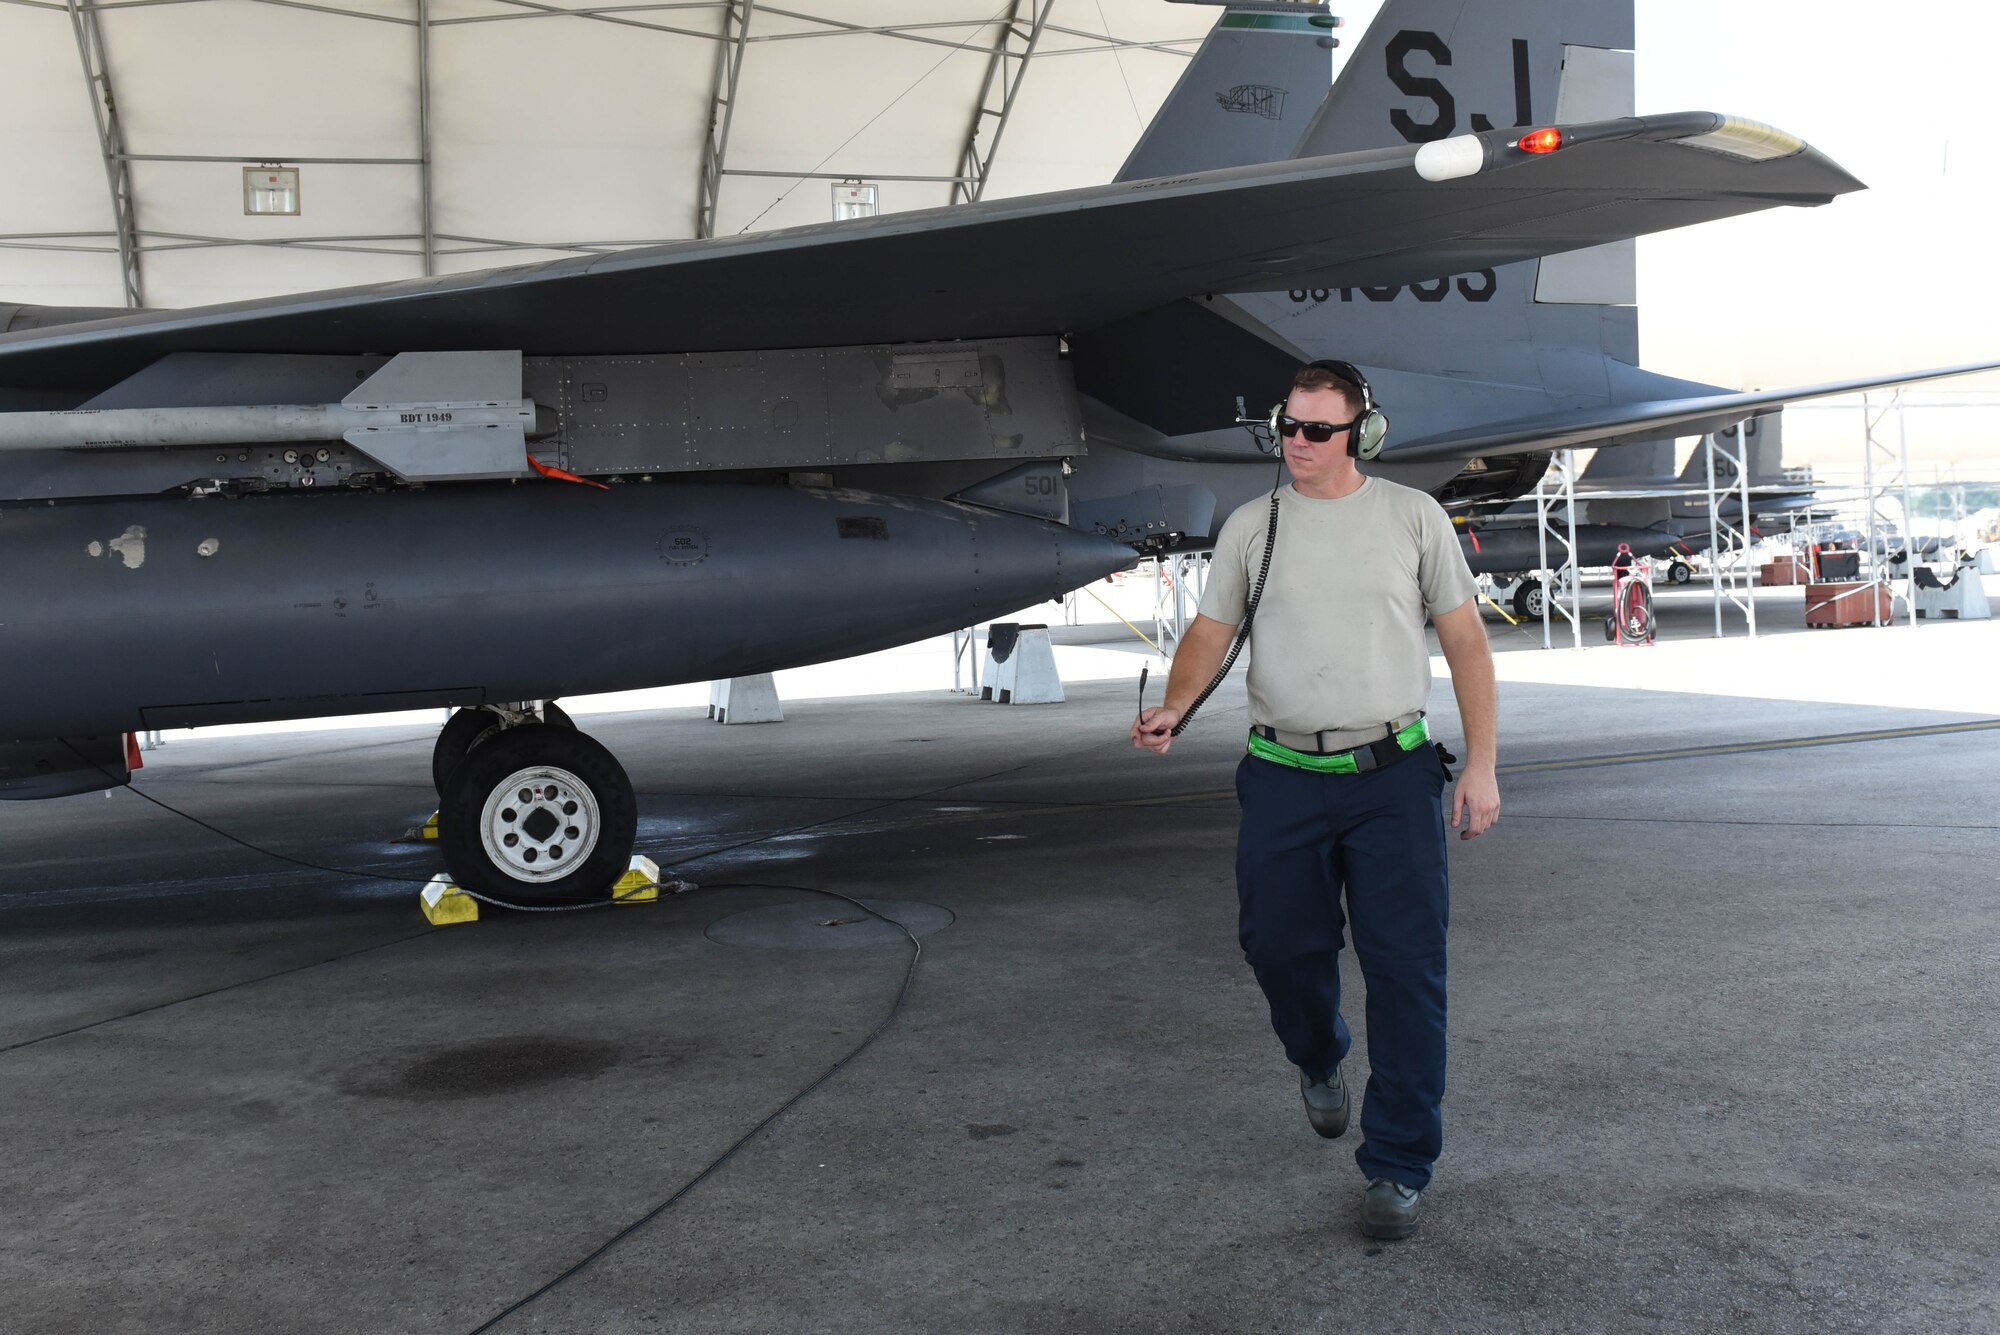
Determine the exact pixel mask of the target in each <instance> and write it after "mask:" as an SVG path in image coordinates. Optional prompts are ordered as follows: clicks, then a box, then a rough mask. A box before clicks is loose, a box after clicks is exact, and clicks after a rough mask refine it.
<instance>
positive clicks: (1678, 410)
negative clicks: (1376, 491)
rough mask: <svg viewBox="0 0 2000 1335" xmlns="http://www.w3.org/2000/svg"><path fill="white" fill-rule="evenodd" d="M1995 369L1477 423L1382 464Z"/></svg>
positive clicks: (1496, 450)
mask: <svg viewBox="0 0 2000 1335" xmlns="http://www.w3.org/2000/svg"><path fill="white" fill-rule="evenodd" d="M1993 370H2000V361H1991V362H1967V363H1965V364H1963V365H1961V366H1939V367H1933V368H1932V369H1930V370H1927V371H1905V372H1903V373H1901V374H1899V375H1884V376H1869V377H1867V378H1865V379H1862V380H1835V381H1830V382H1828V383H1827V384H1824V385H1801V386H1798V387H1795V388H1792V389H1760V390H1749V391H1746V392H1744V393H1741V394H1711V395H1704V396H1701V397H1698V398H1686V399H1659V400H1654V401H1652V402H1646V403H1614V404H1612V405H1611V406H1609V407H1606V408H1580V409H1577V410H1576V411H1574V412H1559V413H1538V414H1536V415H1535V416H1533V417H1520V418H1516V419H1514V420H1513V421H1511V422H1490V423H1483V424H1481V425H1480V426H1478V427H1475V428H1473V429H1471V430H1468V431H1448V432H1443V433H1440V434H1438V435H1434V436H1424V437H1419V438H1417V439H1415V440H1408V441H1403V442H1401V443H1400V444H1396V445H1391V446H1390V447H1389V448H1388V449H1386V450H1384V451H1383V452H1382V457H1383V458H1384V459H1393V460H1398V461H1408V462H1411V463H1420V462H1423V461H1424V460H1427V459H1464V458H1470V457H1472V456H1474V455H1481V456H1487V457H1490V456H1493V455H1502V454H1525V453H1529V452H1531V451H1536V450H1560V449H1566V448H1570V447H1573V446H1574V447H1581V446H1585V445H1624V444H1628V443H1631V442H1633V441H1642V440H1654V439H1657V438H1659V437H1660V436H1661V435H1663V434H1664V435H1682V436H1694V435H1701V434H1704V433H1706V432H1709V431H1720V430H1723V429H1724V428H1726V427H1729V426H1733V425H1734V424H1735V423H1737V422H1740V421H1742V420H1743V419H1744V418H1746V417H1752V416H1756V415H1758V414H1761V413H1766V412H1770V411H1771V410H1773V409H1776V408H1781V407H1783V406H1784V405H1785V404H1787V403H1794V402H1798V401H1801V400H1804V399H1824V398H1831V397H1832V396H1834V395H1836V394H1859V393H1861V392H1862V391H1864V390H1870V389H1887V388H1889V387H1891V386H1894V385H1911V384H1916V383H1917V382H1919V381H1923V380H1943V379H1945V378H1947V377H1949V376H1955V375H1971V374H1973V373H1975V372H1978V371H1993Z"/></svg>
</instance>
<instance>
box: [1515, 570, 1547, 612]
mask: <svg viewBox="0 0 2000 1335" xmlns="http://www.w3.org/2000/svg"><path fill="white" fill-rule="evenodd" d="M1542 598H1543V593H1542V584H1541V581H1540V580H1534V579H1524V580H1522V581H1521V587H1520V588H1518V589H1516V590H1514V613H1515V615H1517V616H1524V617H1526V618H1528V619H1529V620H1530V621H1540V620H1541V619H1542Z"/></svg>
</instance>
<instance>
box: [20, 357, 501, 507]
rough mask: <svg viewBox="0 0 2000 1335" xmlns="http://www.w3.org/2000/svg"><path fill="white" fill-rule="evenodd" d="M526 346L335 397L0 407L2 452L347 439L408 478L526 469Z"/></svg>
mask: <svg viewBox="0 0 2000 1335" xmlns="http://www.w3.org/2000/svg"><path fill="white" fill-rule="evenodd" d="M535 413H536V410H535V403H534V401H533V400H532V399H528V398H524V397H522V396H521V354H520V353H518V352H406V353H403V354H402V355H400V356H397V357H393V358H391V359H390V360H389V362H388V363H387V364H386V365H385V366H383V367H382V369H381V370H379V371H377V372H376V373H375V374H374V375H372V376H370V377H369V378H368V379H367V380H365V381H363V382H362V383H361V384H360V385H359V386H357V387H356V389H355V391H354V392H353V393H352V394H349V395H348V396H347V397H346V398H345V399H342V400H341V401H340V402H339V403H301V404H264V405H243V406H206V405H203V406H191V407H182V406H160V407H104V408H93V407H90V406H88V405H86V406H84V407H81V408H71V409H67V410H64V411H60V412H17V413H0V450H142V449H157V448H166V447H174V446H190V445H192V446H211V445H214V446H236V445H284V444H294V443H297V444H319V443H322V442H326V441H336V440H344V441H346V442H347V443H348V444H350V445H352V446H354V447H355V448H356V449H358V450H360V451H362V452H363V453H365V454H367V455H368V456H369V457H370V458H372V459H374V460H375V461H376V462H377V463H379V464H381V465H382V466H383V467H385V468H387V469H389V470H390V471H391V472H393V473H395V474H396V475H397V476H398V477H401V478H402V479H404V480H405V481H408V482H441V481H458V482H470V481H477V480H481V479H497V478H515V477H528V476H531V475H532V473H533V468H532V466H531V465H530V464H529V462H528V449H527V441H528V437H529V436H531V435H537V434H540V432H539V431H538V430H537V427H536V416H535Z"/></svg>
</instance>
